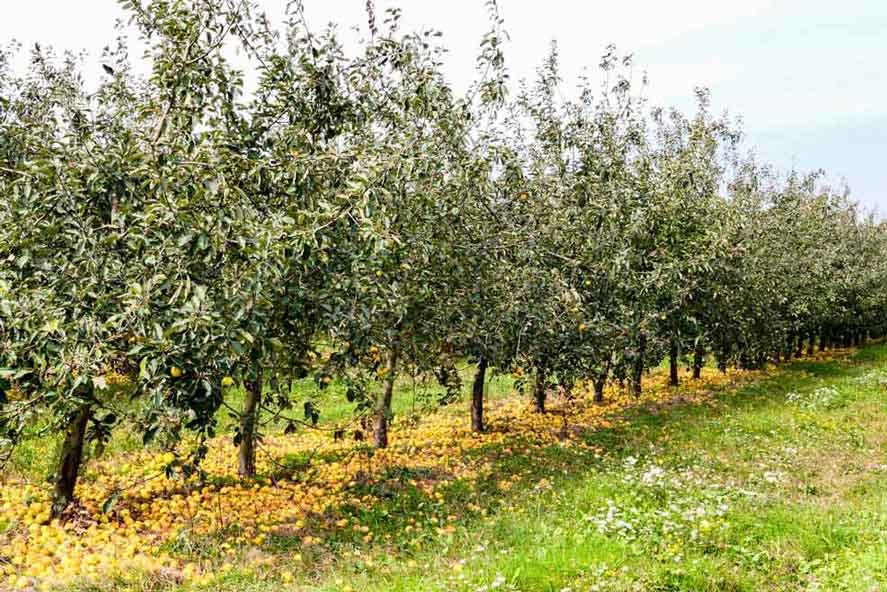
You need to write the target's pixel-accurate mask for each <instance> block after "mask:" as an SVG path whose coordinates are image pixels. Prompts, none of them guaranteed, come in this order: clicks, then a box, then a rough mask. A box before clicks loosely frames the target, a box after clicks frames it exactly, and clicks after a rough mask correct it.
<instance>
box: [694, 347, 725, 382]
mask: <svg viewBox="0 0 887 592" xmlns="http://www.w3.org/2000/svg"><path fill="white" fill-rule="evenodd" d="M704 365H705V346H703V345H702V341H697V342H696V345H695V346H694V348H693V380H699V378H700V377H701V376H702V367H703V366H704ZM724 369H725V370H726V367H725V368H724Z"/></svg>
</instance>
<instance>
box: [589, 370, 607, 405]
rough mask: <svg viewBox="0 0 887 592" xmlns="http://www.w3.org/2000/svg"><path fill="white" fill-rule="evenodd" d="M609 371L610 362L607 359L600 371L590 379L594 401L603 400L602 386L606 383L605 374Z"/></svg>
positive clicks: (600, 401)
mask: <svg viewBox="0 0 887 592" xmlns="http://www.w3.org/2000/svg"><path fill="white" fill-rule="evenodd" d="M609 373H610V362H609V360H608V361H607V363H606V364H604V367H603V368H601V371H600V373H598V375H597V376H596V377H595V378H594V380H593V381H592V382H593V383H594V402H595V403H603V402H604V387H605V386H606V385H607V375H608V374H609Z"/></svg>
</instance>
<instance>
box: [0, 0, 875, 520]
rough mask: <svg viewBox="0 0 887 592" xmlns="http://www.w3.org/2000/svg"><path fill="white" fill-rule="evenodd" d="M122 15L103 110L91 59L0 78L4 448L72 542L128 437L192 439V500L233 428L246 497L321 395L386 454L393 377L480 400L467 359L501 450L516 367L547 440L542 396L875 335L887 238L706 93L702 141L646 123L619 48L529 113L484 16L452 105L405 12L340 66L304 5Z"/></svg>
mask: <svg viewBox="0 0 887 592" xmlns="http://www.w3.org/2000/svg"><path fill="white" fill-rule="evenodd" d="M122 4H123V6H124V8H125V9H126V10H127V12H128V14H129V16H130V18H131V23H130V25H131V26H132V27H134V28H135V30H136V31H137V32H138V36H139V41H140V43H141V45H143V46H144V47H146V48H147V49H146V53H145V55H144V56H143V58H140V59H141V61H139V62H138V63H139V64H142V63H147V64H148V65H149V66H150V74H149V75H148V76H141V75H139V74H137V69H136V68H135V67H134V66H133V63H134V61H133V59H132V57H131V56H130V55H129V51H130V45H129V43H128V41H127V39H126V38H125V37H124V36H121V37H120V38H118V40H117V41H116V42H115V43H113V44H111V45H109V47H108V48H107V49H106V50H105V53H104V55H103V56H102V62H101V65H102V71H103V75H102V78H101V80H100V82H99V83H98V84H97V85H90V84H88V83H86V82H85V81H84V78H83V75H82V71H83V65H84V58H82V57H81V56H78V55H72V54H59V53H56V52H54V51H53V50H52V49H51V48H46V47H41V46H39V45H38V46H35V47H33V48H27V49H24V48H21V47H17V46H16V45H15V44H11V45H8V46H6V47H5V48H4V49H3V50H2V51H0V445H2V451H3V454H4V456H5V457H8V456H9V454H11V451H12V450H13V449H14V447H15V445H16V443H17V442H19V441H21V439H22V438H25V437H30V436H33V435H34V434H46V433H49V434H57V435H58V438H59V440H60V441H61V445H60V447H59V450H60V453H59V459H58V464H57V469H56V471H55V472H54V475H53V477H52V479H53V488H54V499H55V505H54V511H55V513H56V514H60V513H61V512H62V511H63V510H64V509H65V507H66V506H67V505H68V504H69V503H70V501H71V500H72V499H73V496H74V488H75V484H76V481H77V476H78V472H79V470H80V466H81V464H82V461H83V455H84V446H85V444H86V443H87V442H89V441H91V440H95V441H97V442H99V443H103V442H106V441H107V440H108V438H109V437H110V435H111V433H112V431H113V430H114V429H115V427H118V426H119V425H121V424H122V423H126V425H128V426H137V427H138V429H139V431H140V432H141V433H142V434H143V437H144V442H145V444H146V445H148V444H150V443H151V442H152V441H154V440H158V439H161V440H162V441H163V442H165V443H167V444H169V443H171V442H172V443H174V442H176V441H178V440H179V439H180V438H181V437H182V436H183V435H185V434H195V435H196V440H197V441H198V442H199V444H198V445H197V446H196V447H194V449H193V451H192V452H191V453H190V454H191V456H190V457H179V458H177V460H176V461H174V464H173V465H171V467H170V471H171V472H174V471H181V472H184V473H185V474H187V473H188V472H189V471H193V470H195V469H194V467H195V466H197V461H199V459H200V457H201V456H202V454H204V453H205V451H206V444H205V443H206V440H207V439H208V438H210V437H212V436H213V435H214V434H215V431H216V428H217V418H218V417H219V414H220V411H222V410H223V409H224V408H226V407H230V408H231V410H232V411H236V413H237V417H238V425H237V427H236V431H235V433H234V434H233V436H234V442H235V445H236V447H237V462H238V466H239V470H240V473H241V475H243V476H244V477H252V476H254V475H255V471H256V443H257V440H258V438H259V426H260V422H259V418H260V416H261V415H262V414H263V413H284V414H288V415H289V416H292V415H293V407H294V405H296V404H299V405H302V403H303V402H301V401H294V400H293V399H294V397H293V396H292V395H291V393H292V388H291V383H292V381H293V380H298V379H303V378H305V377H308V376H311V377H313V378H314V379H315V381H316V384H317V387H318V389H323V388H324V387H325V386H326V385H327V384H329V383H330V382H331V381H332V380H334V379H335V380H337V381H339V382H341V383H343V384H345V385H346V388H347V396H348V398H349V400H351V401H353V402H355V404H356V407H357V410H358V412H359V413H360V414H361V416H363V417H365V418H366V419H367V420H369V421H370V422H371V424H372V425H371V428H370V429H371V430H372V438H373V444H374V445H375V446H376V447H385V446H386V445H387V443H388V430H389V424H390V422H391V419H392V413H391V401H392V395H393V390H394V386H395V381H396V379H397V377H398V376H403V375H404V374H412V375H427V376H432V377H434V378H435V379H437V380H438V381H439V382H440V383H441V384H442V385H443V386H444V387H445V388H446V391H447V393H449V394H450V396H451V397H458V396H459V394H460V393H461V385H460V383H459V378H458V373H457V372H455V370H454V360H455V359H457V358H458V359H468V360H469V361H470V362H471V363H473V364H475V365H476V369H477V371H476V376H475V378H474V381H473V384H472V386H471V389H470V390H471V426H472V428H473V429H474V430H477V431H482V430H484V429H485V423H484V415H483V411H484V401H483V396H484V384H485V380H486V376H487V374H488V373H489V372H493V371H497V370H499V371H503V370H504V371H511V370H513V369H520V370H521V372H523V373H525V374H526V375H527V376H530V377H532V381H531V382H532V387H531V388H530V389H529V390H531V391H532V395H533V401H534V405H535V408H536V409H537V410H538V411H540V412H544V411H545V403H546V393H548V392H549V391H550V390H551V387H552V385H559V386H560V387H561V388H562V389H565V390H569V389H571V388H572V386H573V385H574V384H576V383H578V382H579V381H588V382H589V383H590V384H591V385H593V391H594V397H595V398H597V399H600V398H602V397H603V388H604V385H605V384H606V383H607V381H608V380H619V381H622V382H623V383H624V384H626V385H628V386H629V387H630V388H631V389H632V391H633V392H635V393H638V394H639V393H640V392H641V389H642V381H643V376H644V374H645V370H646V369H648V368H649V367H651V366H655V365H658V364H659V363H660V361H661V360H663V359H668V360H669V361H670V368H671V380H672V382H673V383H674V384H677V381H678V373H677V367H678V365H679V364H681V363H684V362H686V363H688V364H689V365H691V366H692V368H693V369H694V374H695V375H696V376H698V374H699V371H700V369H701V367H702V366H703V365H704V364H705V363H706V362H707V360H708V359H711V360H714V361H715V362H716V363H717V364H718V365H719V366H720V367H721V368H726V367H727V366H730V365H736V366H739V367H742V368H755V367H760V366H762V365H763V364H765V363H767V362H768V361H772V360H773V359H776V360H778V359H780V358H787V357H791V356H793V355H797V354H798V353H800V352H801V351H802V349H804V348H808V349H813V348H814V347H820V348H826V347H830V346H834V345H851V344H857V343H859V342H861V341H862V340H864V339H866V338H867V337H868V336H879V335H880V334H881V333H883V331H884V325H885V310H887V258H885V257H884V256H883V253H885V252H887V227H885V226H884V225H883V224H881V223H879V222H878V221H876V220H875V219H873V218H871V217H865V216H863V215H862V214H861V213H860V212H859V211H858V208H857V206H856V205H855V204H854V203H853V202H852V201H850V200H849V198H848V196H847V194H846V192H844V191H834V190H832V189H830V188H828V187H826V186H824V185H823V184H822V182H821V178H820V176H819V175H818V174H813V175H806V176H805V175H801V174H797V173H792V174H789V175H780V174H778V173H776V172H774V171H773V170H771V169H770V168H768V167H767V166H765V165H762V164H760V163H759V162H757V161H756V160H755V159H754V158H753V157H751V156H747V155H744V154H743V153H742V152H741V150H740V148H739V142H740V137H741V134H740V131H739V130H738V128H737V127H736V125H735V123H734V122H733V121H731V120H730V119H728V118H726V117H717V116H715V115H713V114H712V112H711V110H710V106H709V97H708V95H707V93H706V92H705V91H702V90H700V91H698V93H697V97H696V99H697V108H696V110H695V112H693V113H692V114H689V115H687V114H684V113H681V112H679V111H677V110H666V109H658V108H654V107H651V106H650V105H648V104H647V103H646V102H645V101H644V100H643V98H642V97H643V85H642V84H638V83H637V82H636V81H634V80H633V79H632V78H631V76H630V72H631V68H630V66H631V64H630V59H628V58H626V57H624V56H620V55H618V54H616V53H615V51H613V50H608V52H607V53H606V54H605V55H604V56H603V59H602V60H601V63H600V68H599V77H598V78H599V79H600V81H597V79H595V80H594V81H592V80H591V79H589V80H583V81H581V82H580V84H579V90H578V92H574V91H573V90H572V89H573V88H574V87H575V85H574V84H573V83H572V82H571V83H570V84H565V83H564V82H563V81H562V80H561V76H560V74H559V71H558V56H557V50H556V47H552V51H551V53H550V55H549V56H548V57H547V59H546V60H545V61H544V62H543V64H542V66H541V67H540V68H539V70H538V75H537V76H536V78H535V79H534V80H533V81H530V82H527V83H522V84H519V85H515V84H511V82H510V80H509V78H508V73H507V68H506V64H505V59H504V55H503V41H504V38H505V35H504V33H503V31H502V22H501V19H500V18H499V16H498V13H497V10H496V5H495V3H494V2H492V1H491V2H489V4H488V8H489V13H490V23H491V26H490V30H489V33H488V34H487V35H485V36H484V38H483V39H482V40H481V45H480V51H479V56H478V64H477V66H478V67H477V76H476V79H477V82H476V83H475V84H474V85H472V86H471V87H470V88H469V89H468V90H467V91H466V92H464V93H460V92H457V91H456V90H454V88H453V87H452V86H451V85H450V84H449V83H448V82H447V79H446V77H445V76H444V74H443V58H444V53H445V52H444V50H445V48H444V47H443V45H442V44H441V40H440V37H439V35H438V34H437V33H435V32H433V31H418V32H404V31H402V30H401V27H400V26H399V21H400V13H399V12H398V11H396V10H395V11H389V12H386V13H385V15H382V16H381V18H379V19H377V18H376V15H374V14H373V9H372V4H370V5H369V10H368V17H369V18H368V22H367V25H366V27H364V31H363V34H364V38H363V40H362V41H361V43H360V44H359V45H358V46H357V47H356V48H351V49H349V50H347V51H346V49H345V48H344V46H343V44H342V43H341V42H340V41H339V40H338V39H337V36H336V34H335V32H334V30H333V29H329V30H322V31H318V30H313V29H312V28H311V27H309V26H308V24H307V23H306V22H305V20H304V17H303V10H302V7H301V4H300V3H298V2H292V3H290V8H289V11H288V15H287V17H286V19H285V20H284V21H283V22H282V23H272V22H270V21H269V20H268V19H267V18H266V17H264V16H263V15H262V14H261V13H260V12H259V11H258V10H257V8H256V6H254V5H253V4H252V3H250V2H245V1H241V0H237V1H235V0H225V1H223V2H217V1H212V2H210V1H208V0H124V1H123V2H122ZM23 57H24V58H26V62H27V67H26V68H24V69H23V68H21V67H17V66H14V64H17V63H20V62H21V58H23ZM321 345H322V347H321ZM320 349H322V350H323V351H322V352H320V351H319V350H320ZM319 353H323V355H318V354H319ZM121 375H122V376H125V377H127V383H126V384H127V388H126V389H124V390H123V394H121V389H119V388H115V385H114V384H112V383H114V381H115V380H116V379H114V378H113V377H118V376H121ZM235 384H237V385H240V386H241V387H242V390H243V391H244V392H245V399H244V401H243V404H242V406H237V407H235V406H232V405H231V402H230V401H229V400H228V399H229V398H230V397H228V393H229V392H230V390H231V389H230V387H232V386H234V385H235ZM302 411H304V414H303V415H304V417H305V422H306V423H307V424H311V423H312V422H316V421H317V418H318V415H319V414H320V413H321V412H322V408H321V407H319V406H318V405H317V404H316V403H315V402H314V401H309V402H305V403H304V409H301V408H300V409H299V413H300V414H301V413H302Z"/></svg>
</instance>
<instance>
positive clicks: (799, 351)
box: [795, 332, 804, 358]
mask: <svg viewBox="0 0 887 592" xmlns="http://www.w3.org/2000/svg"><path fill="white" fill-rule="evenodd" d="M803 355H804V338H803V333H800V332H799V333H798V334H797V336H796V337H795V357H796V358H800V357H801V356H803Z"/></svg>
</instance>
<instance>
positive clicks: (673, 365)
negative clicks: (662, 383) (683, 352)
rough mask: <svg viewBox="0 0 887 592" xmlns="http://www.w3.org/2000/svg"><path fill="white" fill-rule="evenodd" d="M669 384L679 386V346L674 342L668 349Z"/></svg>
mask: <svg viewBox="0 0 887 592" xmlns="http://www.w3.org/2000/svg"><path fill="white" fill-rule="evenodd" d="M668 384H669V386H678V384H679V380H678V344H677V342H676V341H674V340H672V341H671V344H669V348H668Z"/></svg>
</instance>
